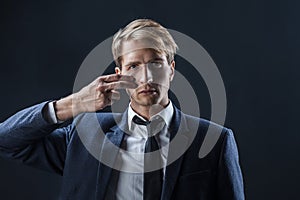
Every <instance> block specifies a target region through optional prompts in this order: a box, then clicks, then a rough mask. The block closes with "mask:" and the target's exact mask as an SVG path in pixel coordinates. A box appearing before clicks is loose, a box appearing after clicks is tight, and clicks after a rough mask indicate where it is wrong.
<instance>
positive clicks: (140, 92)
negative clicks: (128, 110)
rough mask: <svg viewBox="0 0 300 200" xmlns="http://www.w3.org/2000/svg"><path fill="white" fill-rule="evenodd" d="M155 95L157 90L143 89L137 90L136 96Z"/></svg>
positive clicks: (151, 88)
mask: <svg viewBox="0 0 300 200" xmlns="http://www.w3.org/2000/svg"><path fill="white" fill-rule="evenodd" d="M153 93H157V89H155V88H153V87H144V88H143V89H140V90H138V94H153Z"/></svg>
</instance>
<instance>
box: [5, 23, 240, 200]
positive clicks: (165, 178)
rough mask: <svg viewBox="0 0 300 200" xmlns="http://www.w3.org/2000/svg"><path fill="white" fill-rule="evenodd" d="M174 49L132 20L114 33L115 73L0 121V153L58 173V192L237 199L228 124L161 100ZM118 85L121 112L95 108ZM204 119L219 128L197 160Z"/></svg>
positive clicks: (150, 27)
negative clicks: (124, 99)
mask: <svg viewBox="0 0 300 200" xmlns="http://www.w3.org/2000/svg"><path fill="white" fill-rule="evenodd" d="M176 49H177V45H176V43H175V42H174V40H173V38H172V36H171V35H170V34H169V32H168V31H167V30H166V29H165V28H164V27H162V26H161V25H160V24H158V23H156V22H154V21H152V20H148V19H139V20H135V21H133V22H131V23H130V24H128V25H127V26H126V27H125V28H124V29H121V30H120V31H118V32H117V33H116V34H115V36H114V39H113V44H112V51H113V56H114V59H115V62H116V68H115V71H116V74H112V75H107V76H100V77H99V78H97V79H96V80H94V81H93V82H92V83H90V84H89V85H87V86H86V87H84V88H83V89H81V90H80V91H79V92H77V93H74V94H72V95H70V96H68V97H65V98H62V99H60V100H58V101H49V102H44V103H41V104H38V105H35V106H32V107H30V108H27V109H25V110H22V111H20V112H19V113H17V114H15V115H14V116H12V117H10V118H9V119H7V120H6V121H4V122H3V123H1V124H0V150H1V151H0V152H1V155H2V156H4V157H8V158H13V159H17V160H20V161H22V162H24V163H26V164H29V165H32V166H35V167H39V168H43V169H46V170H50V171H53V172H56V173H59V174H61V175H63V177H64V178H63V184H62V192H61V199H72V200H73V199H163V200H165V199H184V198H186V199H201V200H207V199H209V200H212V199H224V200H230V199H236V200H237V199H238V200H241V199H244V194H243V180H242V174H241V170H240V167H239V161H238V153H237V147H236V144H235V140H234V137H233V134H232V131H231V130H229V129H226V128H224V127H221V126H218V125H216V124H213V123H211V122H208V121H206V120H204V119H199V118H195V117H192V116H188V115H185V114H184V113H182V112H181V111H179V110H178V109H177V108H176V107H175V106H173V104H172V102H171V101H170V100H169V98H168V90H169V86H170V82H171V81H172V79H173V77H174V71H175V70H174V68H175V62H174V55H175V53H176ZM119 89H126V91H127V93H128V95H129V97H130V104H129V106H128V109H127V110H126V111H125V112H124V113H123V114H113V113H102V112H97V113H96V114H95V112H96V111H99V110H102V109H103V108H105V107H106V106H109V105H112V103H113V102H114V101H117V100H118V99H120V93H119V91H118V90H119ZM94 116H96V120H94V118H93V117H94ZM71 118H74V120H73V123H72V124H71V125H68V126H66V127H62V128H60V127H59V125H60V122H63V121H65V120H68V119H71ZM98 125H99V127H100V128H97V127H98ZM209 125H211V126H213V128H214V129H215V130H216V131H220V132H221V135H220V137H219V139H218V141H217V143H216V145H215V146H214V147H213V149H212V150H211V152H210V153H209V154H208V155H207V156H206V157H204V158H201V159H200V158H199V157H198V152H199V149H200V147H201V144H202V142H203V139H204V137H205V135H206V131H207V129H208V126H209ZM102 132H103V133H104V134H105V136H104V134H101V133H102ZM91 147H92V149H94V150H95V149H96V152H98V154H97V155H95V154H93V152H91ZM178 152H181V153H178Z"/></svg>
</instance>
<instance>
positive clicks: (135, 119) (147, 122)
mask: <svg viewBox="0 0 300 200" xmlns="http://www.w3.org/2000/svg"><path fill="white" fill-rule="evenodd" d="M132 121H133V122H134V123H136V124H138V125H144V126H147V125H148V124H150V121H145V120H142V119H141V118H139V117H138V116H136V115H135V116H134V117H133V118H132Z"/></svg>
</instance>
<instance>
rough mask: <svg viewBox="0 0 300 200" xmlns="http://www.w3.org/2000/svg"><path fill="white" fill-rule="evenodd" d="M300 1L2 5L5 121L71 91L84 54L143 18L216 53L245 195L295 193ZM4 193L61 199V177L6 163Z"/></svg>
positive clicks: (0, 190)
mask: <svg viewBox="0 0 300 200" xmlns="http://www.w3.org/2000/svg"><path fill="white" fill-rule="evenodd" d="M299 9H300V1H292V0H290V1H280V0H273V1H272V0H270V1H266V0H252V1H239V0H229V1H222V0H219V1H217V0H207V1H198V2H197V3H196V1H195V2H189V1H187V0H186V1H170V2H165V1H163V2H161V1H158V0H152V1H145V2H141V1H135V2H129V1H122V2H121V1H120V2H116V1H109V2H102V1H79V0H74V1H71V0H66V1H57V0H52V1H50V0H49V1H37V0H36V1H35V0H28V1H18V0H4V1H1V3H0V16H1V17H0V25H1V27H0V28H1V32H0V44H1V45H0V52H1V53H0V63H1V65H0V66H1V67H0V85H1V100H0V102H1V104H0V105H1V112H0V121H3V120H5V119H6V118H7V117H9V116H10V115H12V114H13V113H15V112H16V111H18V110H20V109H22V108H24V107H27V106H29V105H32V104H35V103H38V102H41V101H44V100H48V99H57V98H60V97H63V96H65V95H67V94H70V93H71V91H72V87H73V82H74V79H75V76H76V73H77V70H78V68H79V67H80V64H81V62H82V61H83V59H84V58H85V56H86V55H87V54H88V53H89V52H90V51H91V50H92V49H93V48H94V47H95V46H96V45H97V44H99V43H100V42H102V41H103V40H105V39H106V38H107V37H110V36H111V35H112V34H113V33H115V32H116V31H117V30H118V29H119V28H120V27H122V26H124V25H126V24H127V23H128V22H129V21H131V20H133V19H136V18H141V17H143V18H144V17H146V18H152V19H154V20H157V21H158V22H160V23H162V24H163V25H164V26H166V27H167V28H171V29H175V30H177V31H180V32H182V33H185V34H187V35H189V36H190V37H192V38H193V39H195V40H196V41H198V42H199V43H200V44H201V45H202V46H203V47H204V48H205V49H206V50H207V51H208V52H209V53H210V55H211V57H212V58H213V59H214V61H215V62H216V64H217V66H218V67H219V70H220V72H221V74H222V77H223V80H224V83H225V87H226V91H227V98H228V111H227V119H226V126H229V127H231V128H233V130H234V132H235V135H236V140H237V142H238V144H239V151H240V159H241V165H242V168H243V173H244V179H245V188H246V195H247V199H254V200H265V199H272V200H275V199H298V198H297V196H298V195H297V194H298V193H299V190H300V184H299V181H298V180H299V178H300V174H299V172H298V169H299V167H300V164H299V163H300V157H299V156H297V155H298V152H299V150H300V145H299V139H300V136H299V130H298V126H297V125H298V120H299V118H298V113H299V106H298V103H299V97H300V94H299V91H298V84H299V83H300V81H299V78H298V76H299V72H300V70H299V55H300V54H299V53H300V46H299V45H300V36H299V35H300V26H299V17H300V13H299ZM0 169H1V170H0V199H1V200H11V199H12V200H15V199H31V200H35V199H36V200H39V199H45V200H46V199H47V200H53V199H56V198H57V196H58V193H59V191H60V185H61V180H62V178H61V177H60V176H58V175H55V174H50V173H48V172H44V171H41V170H37V169H33V168H30V167H27V166H23V165H21V164H18V163H16V162H13V161H7V160H4V159H1V160H0Z"/></svg>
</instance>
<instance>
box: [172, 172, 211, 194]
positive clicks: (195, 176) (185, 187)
mask: <svg viewBox="0 0 300 200" xmlns="http://www.w3.org/2000/svg"><path fill="white" fill-rule="evenodd" d="M214 179H215V177H214V173H213V171H212V170H201V171H195V172H191V173H185V174H183V175H181V176H180V177H179V179H178V182H177V184H176V188H175V189H174V194H173V199H176V200H177V199H180V200H181V199H189V200H192V199H214V195H215V192H214V190H215V188H216V187H215V185H214Z"/></svg>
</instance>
